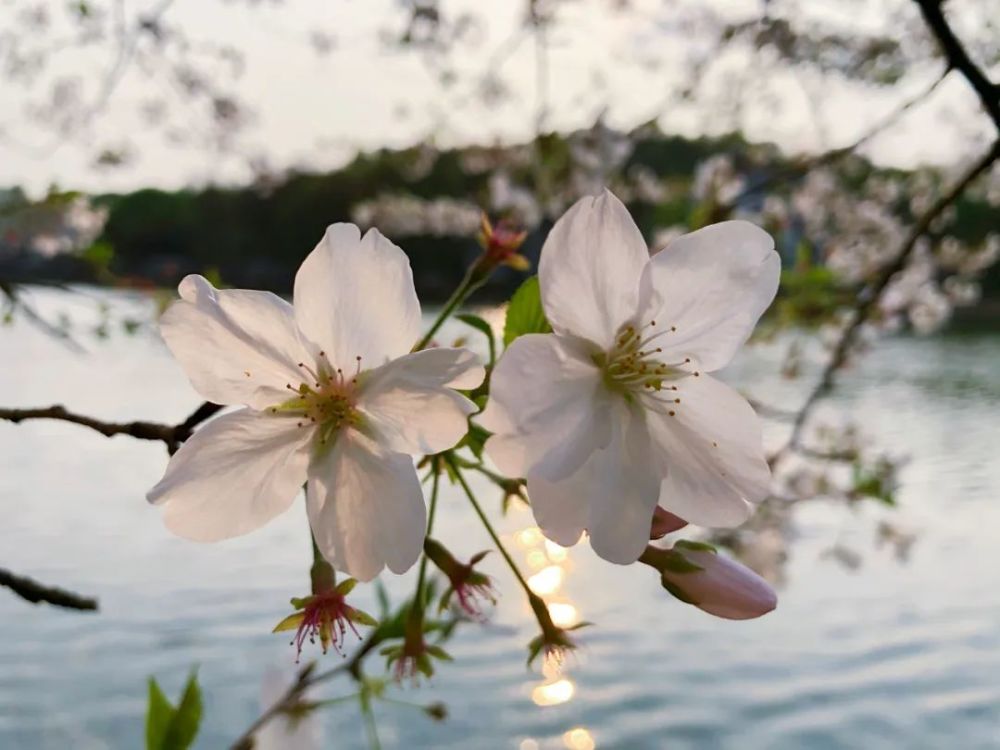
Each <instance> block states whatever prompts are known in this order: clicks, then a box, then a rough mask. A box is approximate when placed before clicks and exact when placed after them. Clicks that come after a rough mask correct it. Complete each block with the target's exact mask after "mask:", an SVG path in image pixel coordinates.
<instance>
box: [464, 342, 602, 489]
mask: <svg viewBox="0 0 1000 750" xmlns="http://www.w3.org/2000/svg"><path fill="white" fill-rule="evenodd" d="M609 401H610V400H609V394H608V391H607V389H606V388H605V387H604V386H603V384H602V382H601V377H600V371H599V370H598V369H597V367H596V365H594V363H593V362H591V361H590V360H589V358H588V354H587V351H586V350H585V348H584V347H583V342H580V341H574V340H570V339H567V338H564V337H561V336H557V335H554V334H530V335H527V336H522V337H520V338H519V339H517V340H516V341H515V342H514V343H513V344H511V345H510V347H508V349H507V351H506V352H504V354H503V356H502V357H500V360H499V361H498V362H497V364H496V367H495V368H494V370H493V377H492V379H491V381H490V401H489V403H488V404H487V407H486V410H485V411H484V412H483V415H482V417H481V418H480V420H479V421H480V423H481V424H482V425H483V427H485V428H486V429H488V430H492V431H494V432H496V433H497V434H495V435H494V436H493V437H491V438H490V439H489V440H488V441H487V442H486V452H487V454H488V455H489V456H490V458H491V459H492V460H493V462H494V463H495V464H496V465H497V466H498V467H499V468H500V470H501V471H503V472H504V473H505V474H507V475H508V476H513V477H522V476H527V475H528V474H529V473H531V474H534V475H537V476H542V477H544V478H546V479H550V480H558V479H565V478H566V477H568V476H570V475H571V474H573V473H574V472H575V471H576V470H577V469H578V468H579V467H580V466H581V465H582V464H583V462H584V461H586V460H587V458H588V457H589V456H590V454H591V453H593V452H594V451H595V450H596V449H597V448H600V447H601V446H603V445H606V444H607V441H608V439H609V438H610V426H609V423H608V416H607V415H608V409H609Z"/></svg>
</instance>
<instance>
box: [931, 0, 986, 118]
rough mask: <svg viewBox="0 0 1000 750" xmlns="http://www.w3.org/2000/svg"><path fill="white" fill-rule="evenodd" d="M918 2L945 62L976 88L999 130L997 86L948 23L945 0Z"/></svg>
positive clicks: (984, 107) (980, 99) (984, 106)
mask: <svg viewBox="0 0 1000 750" xmlns="http://www.w3.org/2000/svg"><path fill="white" fill-rule="evenodd" d="M914 2H916V3H917V5H919V6H920V13H921V14H922V15H923V17H924V22H925V23H926V24H927V26H928V27H930V30H931V33H933V34H934V38H935V39H937V41H938V44H940V45H941V50H942V52H944V55H945V58H946V59H947V60H948V66H949V67H951V68H954V69H955V70H957V71H958V72H960V73H961V74H962V75H963V76H965V80H967V81H968V82H969V85H970V86H972V88H973V89H974V90H975V92H976V95H977V96H979V101H980V102H982V105H983V109H985V110H986V113H987V114H988V115H989V116H990V119H992V120H993V124H994V125H995V126H996V128H997V130H998V131H1000V86H997V85H996V84H995V83H992V82H991V81H990V80H989V79H988V78H987V77H986V74H985V73H983V71H982V70H980V69H979V67H978V66H977V65H976V64H975V63H974V62H973V61H972V58H971V57H969V53H968V52H966V50H965V47H964V46H963V45H962V42H961V41H959V39H958V37H957V36H955V32H954V31H953V30H952V28H951V26H950V25H949V24H948V19H947V18H945V15H944V0H914Z"/></svg>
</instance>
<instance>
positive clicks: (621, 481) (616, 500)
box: [528, 405, 661, 565]
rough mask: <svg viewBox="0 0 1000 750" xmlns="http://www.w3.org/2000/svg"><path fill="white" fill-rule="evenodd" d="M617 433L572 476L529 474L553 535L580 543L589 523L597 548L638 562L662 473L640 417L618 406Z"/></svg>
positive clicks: (544, 524)
mask: <svg viewBox="0 0 1000 750" xmlns="http://www.w3.org/2000/svg"><path fill="white" fill-rule="evenodd" d="M611 423H612V437H611V441H610V442H609V443H608V445H607V447H606V448H604V449H602V450H598V451H596V452H595V453H594V454H593V455H592V456H591V457H590V458H589V459H588V460H587V462H586V463H585V464H584V465H583V466H582V467H581V468H580V470H579V471H577V472H576V473H575V474H573V475H572V476H571V477H569V478H568V479H563V480H561V481H558V482H549V481H546V480H544V479H541V478H539V477H535V476H532V475H529V477H528V496H529V498H530V500H531V508H532V511H533V512H534V515H535V521H536V523H538V526H539V528H540V529H541V530H542V533H544V534H545V535H546V536H547V537H548V538H549V539H551V540H552V541H554V542H556V543H557V544H561V545H563V546H564V547H567V546H570V545H572V544H575V543H576V541H577V539H579V537H580V532H581V531H582V530H583V528H584V527H586V529H587V532H588V533H589V535H590V545H591V547H593V549H594V552H596V553H597V554H598V555H599V556H601V557H603V558H604V559H605V560H608V561H609V562H613V563H617V564H619V565H628V564H630V563H633V562H635V561H636V560H637V559H638V558H639V555H641V554H642V551H643V550H644V549H645V548H646V545H647V544H648V543H649V529H650V524H651V523H652V519H653V511H654V509H655V508H656V501H657V498H658V497H659V488H660V478H661V477H660V474H659V473H658V471H657V469H656V462H655V461H653V460H652V458H651V457H650V453H649V451H650V442H649V435H648V433H647V432H646V429H645V427H644V425H643V420H642V417H641V415H639V414H637V413H635V412H634V411H633V410H631V409H630V408H628V407H626V406H624V405H619V406H618V407H617V408H615V410H614V415H613V417H612V419H611Z"/></svg>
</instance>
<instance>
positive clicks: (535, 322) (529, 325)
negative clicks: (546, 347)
mask: <svg viewBox="0 0 1000 750" xmlns="http://www.w3.org/2000/svg"><path fill="white" fill-rule="evenodd" d="M551 331H552V326H550V325H549V321H548V320H546V318H545V310H543V309H542V292H541V288H540V287H539V286H538V277H537V276H532V277H531V278H529V279H527V280H526V281H525V282H524V283H523V284H521V286H520V287H518V290H517V291H516V292H514V296H513V297H511V298H510V305H508V307H507V321H506V324H505V325H504V329H503V343H504V346H510V344H511V342H512V341H514V339H516V338H517V337H518V336H523V335H524V334H526V333H549V332H551Z"/></svg>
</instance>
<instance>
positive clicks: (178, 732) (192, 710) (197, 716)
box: [160, 672, 202, 750]
mask: <svg viewBox="0 0 1000 750" xmlns="http://www.w3.org/2000/svg"><path fill="white" fill-rule="evenodd" d="M201 711H202V702H201V688H199V687H198V675H197V674H195V673H194V672H192V673H191V676H190V677H188V681H187V685H185V686H184V694H183V695H182V696H181V702H180V705H179V706H177V710H176V711H174V715H173V717H172V718H171V720H170V724H169V726H168V727H167V732H166V736H165V737H164V738H163V744H162V745H161V746H160V747H161V748H162V750H187V748H189V747H191V743H193V742H194V738H195V736H196V735H197V734H198V727H199V725H200V724H201Z"/></svg>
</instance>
